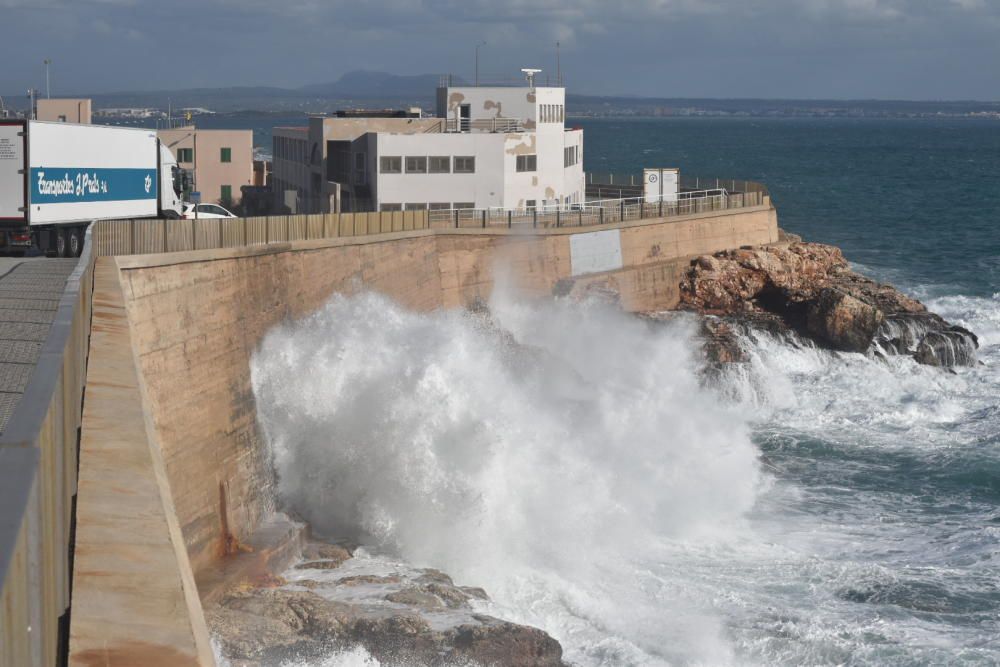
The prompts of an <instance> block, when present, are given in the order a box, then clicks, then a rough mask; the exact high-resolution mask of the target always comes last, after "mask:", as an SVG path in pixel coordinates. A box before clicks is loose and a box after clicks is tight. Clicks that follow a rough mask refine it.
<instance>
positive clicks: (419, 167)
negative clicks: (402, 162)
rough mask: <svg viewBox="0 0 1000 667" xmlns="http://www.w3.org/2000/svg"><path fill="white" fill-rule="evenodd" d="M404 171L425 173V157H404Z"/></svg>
mask: <svg viewBox="0 0 1000 667" xmlns="http://www.w3.org/2000/svg"><path fill="white" fill-rule="evenodd" d="M406 173H407V174H426V173H427V158H425V157H407V158H406Z"/></svg>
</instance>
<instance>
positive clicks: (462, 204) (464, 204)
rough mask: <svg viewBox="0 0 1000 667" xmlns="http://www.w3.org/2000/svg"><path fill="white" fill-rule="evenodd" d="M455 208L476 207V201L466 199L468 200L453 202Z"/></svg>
mask: <svg viewBox="0 0 1000 667" xmlns="http://www.w3.org/2000/svg"><path fill="white" fill-rule="evenodd" d="M455 208H457V209H469V208H476V203H475V202H471V201H468V202H455Z"/></svg>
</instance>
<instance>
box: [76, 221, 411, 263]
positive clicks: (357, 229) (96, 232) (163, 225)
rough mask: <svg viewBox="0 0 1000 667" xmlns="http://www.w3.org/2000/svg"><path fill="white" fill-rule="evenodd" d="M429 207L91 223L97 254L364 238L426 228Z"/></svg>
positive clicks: (125, 253) (142, 252)
mask: <svg viewBox="0 0 1000 667" xmlns="http://www.w3.org/2000/svg"><path fill="white" fill-rule="evenodd" d="M427 227H428V217H427V211H382V212H376V213H313V214H309V215H269V216H259V217H254V218H215V219H205V218H202V219H198V220H144V219H140V220H102V221H100V222H97V223H95V224H93V225H91V229H92V230H93V243H94V252H95V254H96V255H97V256H98V257H103V256H106V255H141V254H146V253H160V252H181V251H185V250H209V249H215V248H236V247H241V246H248V245H260V244H266V243H280V242H284V241H308V240H311V239H328V238H338V237H342V236H366V235H369V234H385V233H389V232H405V231H411V230H415V229H427Z"/></svg>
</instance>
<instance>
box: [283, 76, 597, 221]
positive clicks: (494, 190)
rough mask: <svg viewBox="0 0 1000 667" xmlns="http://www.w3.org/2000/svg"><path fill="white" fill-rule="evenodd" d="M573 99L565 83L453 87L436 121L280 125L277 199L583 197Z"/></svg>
mask: <svg viewBox="0 0 1000 667" xmlns="http://www.w3.org/2000/svg"><path fill="white" fill-rule="evenodd" d="M565 99H566V93H565V89H563V88H550V87H536V86H525V87H519V88H509V87H451V86H445V87H442V88H439V89H438V92H437V117H436V118H414V117H408V115H407V114H403V113H399V114H395V115H392V114H388V113H385V112H379V113H375V114H373V115H371V116H369V117H359V116H358V115H356V114H355V115H352V116H351V117H344V118H326V117H316V118H311V119H310V122H309V127H308V128H275V130H274V146H273V151H274V167H273V181H272V182H273V183H274V189H275V192H276V198H277V199H278V201H279V202H280V203H282V204H284V205H285V206H286V207H287V208H288V209H290V210H295V212H298V213H309V212H327V211H336V210H343V211H366V210H383V211H388V210H401V209H402V210H423V209H427V208H430V209H447V208H500V209H510V208H513V209H519V208H531V207H536V206H537V207H545V206H548V207H551V206H556V205H572V204H576V203H581V202H582V201H583V200H584V175H583V131H582V130H572V129H566V126H565Z"/></svg>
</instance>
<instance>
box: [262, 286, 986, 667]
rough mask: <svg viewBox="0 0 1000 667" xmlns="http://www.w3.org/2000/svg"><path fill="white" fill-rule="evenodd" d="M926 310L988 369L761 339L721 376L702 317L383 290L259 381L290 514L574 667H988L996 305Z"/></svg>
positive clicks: (334, 315)
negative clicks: (404, 565) (556, 644)
mask: <svg viewBox="0 0 1000 667" xmlns="http://www.w3.org/2000/svg"><path fill="white" fill-rule="evenodd" d="M929 305H930V306H931V307H932V309H933V310H936V311H937V312H940V313H941V314H942V315H944V316H945V317H946V318H948V319H949V320H951V321H954V322H957V323H960V324H963V325H964V326H968V327H969V328H971V329H973V330H974V331H976V332H977V333H979V334H980V336H981V341H982V342H983V349H982V350H981V358H982V359H983V361H984V364H983V365H980V366H978V367H976V368H972V369H963V370H960V371H959V372H958V373H957V374H952V373H947V372H944V371H941V370H939V369H932V368H927V367H921V366H918V365H916V364H915V363H913V361H912V360H910V359H908V358H904V357H898V358H891V359H889V360H888V361H886V362H880V361H874V360H872V359H868V358H866V357H864V356H862V355H855V354H832V353H828V352H824V351H820V350H817V349H815V348H811V347H808V346H801V347H798V346H793V345H789V344H788V342H787V341H781V340H777V339H775V338H771V337H768V336H766V335H759V336H755V337H753V338H748V339H747V340H745V341H744V344H745V345H746V349H747V352H748V355H749V358H750V362H749V363H747V364H743V365H734V366H732V367H730V368H729V369H728V370H726V371H724V372H723V373H721V374H718V375H712V376H709V377H710V378H711V379H710V380H706V376H704V375H702V374H701V373H700V370H699V362H698V360H697V359H696V351H697V347H698V344H697V341H696V340H694V337H693V331H694V327H693V323H692V322H691V321H690V320H688V319H686V318H683V317H682V318H677V319H673V320H671V321H670V322H669V323H651V322H646V321H641V320H638V319H635V318H632V317H629V316H627V315H624V314H621V313H619V312H616V311H615V310H614V309H612V308H609V307H607V306H605V305H603V304H601V303H595V302H584V303H574V302H570V301H557V302H546V303H519V302H516V301H514V300H508V299H505V298H502V297H500V298H496V299H494V301H493V303H491V304H490V314H489V315H486V314H482V313H480V314H474V313H467V312H460V311H446V312H441V311H439V312H433V313H426V314H419V313H413V312H410V311H407V310H405V309H403V308H400V307H399V306H397V305H396V304H394V303H392V302H391V301H389V300H387V299H385V298H384V297H381V296H378V295H375V294H362V295H358V296H354V297H334V298H333V299H332V300H331V301H330V303H328V304H327V305H326V307H325V308H323V309H322V310H321V311H319V312H317V313H316V314H314V315H313V316H311V317H309V318H306V319H304V320H302V321H300V322H296V323H289V324H286V325H283V326H280V327H277V328H276V329H275V330H274V331H272V332H271V333H270V334H269V335H268V336H267V337H266V339H265V341H264V342H263V344H262V346H261V349H260V350H259V352H258V353H257V354H256V355H255V357H254V360H253V367H252V370H253V382H254V390H255V392H256V396H257V402H258V409H259V414H260V419H261V423H262V426H263V428H264V430H265V433H266V436H267V438H268V440H269V442H270V444H271V446H272V447H273V454H274V460H275V466H276V469H277V472H278V475H279V489H280V492H281V495H282V498H283V500H284V502H285V503H286V506H287V507H289V508H291V509H293V510H294V511H296V512H297V513H299V514H301V515H302V516H303V517H304V518H306V519H308V520H309V521H310V522H311V524H312V525H313V526H314V527H315V528H317V529H318V530H319V531H321V532H325V533H326V534H327V535H329V536H333V537H345V536H351V537H354V538H356V539H359V540H361V541H363V542H365V543H366V544H370V545H372V551H374V552H375V553H376V554H377V553H379V552H381V553H384V554H387V556H389V557H392V558H403V559H405V560H407V561H410V562H411V563H413V564H414V565H418V566H434V567H439V568H442V569H444V570H446V571H448V572H449V573H450V574H452V575H453V576H455V578H456V579H457V580H459V581H460V582H461V583H464V584H470V585H481V586H484V587H485V588H486V589H487V590H488V591H489V592H490V594H491V595H492V596H493V599H494V601H493V602H492V603H491V604H490V606H489V608H488V609H487V611H489V612H491V613H494V614H496V615H501V616H504V617H506V618H509V619H511V620H515V621H520V622H525V623H530V624H534V625H538V626H540V627H543V628H544V629H546V630H548V631H549V632H550V633H551V634H553V635H554V636H555V637H556V638H558V639H559V640H560V641H561V642H562V644H563V646H564V648H565V650H566V656H567V658H568V659H569V660H570V661H571V662H574V663H576V664H581V665H651V664H710V665H715V664H748V663H759V664H775V663H782V664H838V663H852V664H865V663H872V664H882V663H897V664H925V663H929V664H936V663H941V662H952V661H955V660H958V661H964V662H966V663H969V664H991V662H992V661H994V660H997V659H1000V645H998V642H997V639H996V637H997V636H1000V620H998V619H1000V592H998V589H997V587H996V585H995V582H996V581H997V580H998V579H1000V563H998V559H997V555H996V554H997V553H998V552H1000V527H998V526H1000V514H997V511H996V507H997V505H998V503H1000V482H998V480H1000V452H998V447H1000V410H998V408H997V405H996V396H997V395H1000V375H998V374H997V372H996V369H997V368H998V365H997V364H998V362H1000V353H998V351H1000V326H998V323H1000V316H998V313H1000V299H998V298H997V297H994V298H993V299H983V298H972V297H941V298H939V299H936V300H932V301H931V302H930V304H929ZM376 557H377V556H376ZM350 657H351V660H347V661H341V662H338V661H337V659H333V662H331V664H353V662H351V661H352V660H353V661H356V660H357V659H358V658H357V655H354V654H351V656H350ZM366 664H367V663H366Z"/></svg>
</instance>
